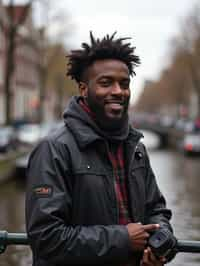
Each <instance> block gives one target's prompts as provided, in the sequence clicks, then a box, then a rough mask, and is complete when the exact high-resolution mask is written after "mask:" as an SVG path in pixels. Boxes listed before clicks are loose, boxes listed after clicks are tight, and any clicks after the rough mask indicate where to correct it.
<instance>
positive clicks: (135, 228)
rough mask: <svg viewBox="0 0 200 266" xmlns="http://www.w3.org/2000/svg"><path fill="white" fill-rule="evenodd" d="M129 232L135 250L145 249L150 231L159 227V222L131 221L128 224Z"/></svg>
mask: <svg viewBox="0 0 200 266" xmlns="http://www.w3.org/2000/svg"><path fill="white" fill-rule="evenodd" d="M126 227H127V229H128V234H129V237H130V240H131V243H132V248H133V250H134V251H143V250H144V248H145V247H146V245H147V240H148V238H149V233H148V232H150V231H152V230H156V229H158V228H159V224H146V225H143V224H141V223H130V224H127V226H126Z"/></svg>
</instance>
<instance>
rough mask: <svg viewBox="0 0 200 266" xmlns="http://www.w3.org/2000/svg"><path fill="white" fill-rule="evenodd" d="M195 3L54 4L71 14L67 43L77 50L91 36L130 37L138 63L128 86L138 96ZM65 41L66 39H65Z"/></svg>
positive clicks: (84, 0) (65, 0)
mask: <svg viewBox="0 0 200 266" xmlns="http://www.w3.org/2000/svg"><path fill="white" fill-rule="evenodd" d="M197 2H198V0H168V1H164V0H137V1H135V0H121V1H120V0H99V1H95V0H79V1H75V0H58V1H56V4H57V5H58V6H59V7H62V9H63V10H65V9H66V10H67V11H68V13H69V14H71V17H72V21H73V24H74V25H75V27H74V31H73V34H72V37H71V40H70V44H71V45H72V46H74V47H80V43H81V42H84V41H88V40H89V31H90V30H92V31H93V32H94V34H95V36H98V37H99V36H100V37H101V36H103V35H104V34H106V33H113V32H114V31H117V32H118V36H130V37H132V38H133V39H132V43H133V45H134V46H136V54H138V55H139V56H140V57H141V61H142V64H141V66H140V67H138V68H137V69H136V73H137V76H136V77H134V79H133V81H132V83H131V86H132V90H133V93H132V95H133V96H134V95H136V96H137V95H138V93H139V92H140V91H141V88H142V84H143V82H144V80H145V79H154V78H157V77H158V75H159V72H160V71H161V70H162V69H163V67H164V66H165V64H166V62H167V59H166V56H167V54H168V52H169V47H170V40H171V38H172V37H173V36H174V35H175V34H176V33H177V32H178V31H179V30H180V24H181V21H182V20H183V18H184V17H185V16H186V15H187V14H188V13H189V12H190V10H191V8H192V7H193V6H194V5H195V4H196V3H197ZM68 41H69V40H68Z"/></svg>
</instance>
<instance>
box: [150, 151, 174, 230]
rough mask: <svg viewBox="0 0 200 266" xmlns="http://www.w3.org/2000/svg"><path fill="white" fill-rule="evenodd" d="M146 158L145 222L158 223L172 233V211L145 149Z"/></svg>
mask: <svg viewBox="0 0 200 266" xmlns="http://www.w3.org/2000/svg"><path fill="white" fill-rule="evenodd" d="M145 156H146V171H147V172H146V186H145V188H146V204H145V221H146V223H158V224H160V226H161V227H167V228H168V229H169V230H170V231H172V227H171V225H170V219H171V216H172V213H171V210H169V209H168V208H167V207H166V200H165V198H164V196H163V194H162V193H161V191H160V189H159V187H158V184H157V181H156V177H155V175H154V172H153V170H152V168H151V165H150V161H149V157H148V154H147V151H146V149H145Z"/></svg>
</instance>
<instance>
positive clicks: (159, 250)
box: [148, 228, 177, 261]
mask: <svg viewBox="0 0 200 266" xmlns="http://www.w3.org/2000/svg"><path fill="white" fill-rule="evenodd" d="M148 245H149V246H150V248H151V250H152V252H153V253H154V254H155V256H157V257H165V258H166V259H167V261H170V260H171V259H172V258H174V257H175V255H176V253H177V248H176V246H177V239H176V238H175V236H174V235H173V234H172V232H171V231H169V230H168V229H167V228H160V229H159V230H157V231H155V232H154V233H153V234H152V235H151V237H150V238H149V241H148Z"/></svg>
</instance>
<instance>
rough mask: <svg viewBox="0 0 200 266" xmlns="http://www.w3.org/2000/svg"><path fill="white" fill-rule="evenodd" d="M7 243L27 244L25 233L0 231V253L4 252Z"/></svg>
mask: <svg viewBox="0 0 200 266" xmlns="http://www.w3.org/2000/svg"><path fill="white" fill-rule="evenodd" d="M7 245H29V242H28V238H27V234H25V233H8V232H7V231H0V254H1V253H3V252H5V250H6V248H7Z"/></svg>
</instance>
